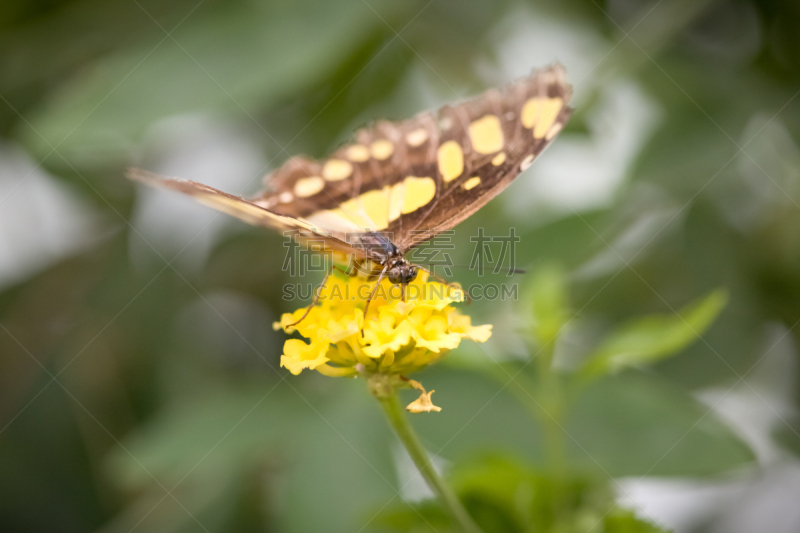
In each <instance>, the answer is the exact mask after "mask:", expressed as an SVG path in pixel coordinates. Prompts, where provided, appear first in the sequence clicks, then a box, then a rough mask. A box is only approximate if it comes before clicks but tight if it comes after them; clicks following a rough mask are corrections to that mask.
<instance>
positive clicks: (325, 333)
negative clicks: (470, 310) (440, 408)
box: [275, 272, 492, 404]
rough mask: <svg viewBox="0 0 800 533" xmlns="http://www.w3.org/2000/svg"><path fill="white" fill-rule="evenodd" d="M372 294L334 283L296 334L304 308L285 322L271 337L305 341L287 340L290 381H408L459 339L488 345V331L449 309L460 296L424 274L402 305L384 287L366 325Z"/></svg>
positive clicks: (284, 360) (366, 286)
mask: <svg viewBox="0 0 800 533" xmlns="http://www.w3.org/2000/svg"><path fill="white" fill-rule="evenodd" d="M373 287H374V283H367V282H365V281H363V280H361V279H358V278H354V277H352V278H351V277H346V276H340V275H332V276H330V277H329V278H328V282H327V283H326V285H325V287H323V288H322V292H321V293H320V299H319V303H318V304H317V305H315V306H314V307H312V308H311V311H310V312H309V313H308V316H306V317H305V318H304V319H303V320H302V321H301V322H300V323H299V324H297V326H294V327H293V326H289V324H292V323H294V322H296V321H297V320H299V319H300V317H302V316H303V314H304V313H305V312H306V310H305V308H301V309H298V310H296V311H295V312H294V313H286V314H284V315H283V316H282V317H281V320H280V322H276V323H275V329H283V330H284V331H285V332H287V333H294V332H295V331H297V332H298V333H299V334H300V335H301V336H302V337H304V338H305V339H307V341H304V340H300V339H290V340H287V341H286V344H285V345H284V348H283V355H282V356H281V366H283V367H285V368H287V369H288V370H289V371H290V372H291V373H292V374H299V373H300V372H302V371H303V370H304V369H306V368H308V369H311V370H316V371H318V372H320V373H322V374H325V375H327V376H352V375H356V374H358V373H363V374H376V373H380V374H408V373H410V372H414V371H416V370H419V369H421V368H424V367H426V366H428V365H430V364H432V363H434V362H436V361H438V360H439V359H441V358H442V357H443V356H444V355H445V354H447V352H449V351H450V350H453V349H455V348H457V347H458V345H459V344H460V343H461V340H462V339H470V340H473V341H476V342H486V341H487V340H488V339H489V337H490V336H491V334H492V326H491V325H489V324H487V325H483V326H473V325H472V322H471V320H470V317H469V316H467V315H462V314H461V313H460V312H459V311H458V310H457V309H455V308H454V307H453V306H452V304H454V303H456V302H460V301H462V300H463V298H464V296H463V293H462V292H461V291H460V290H458V289H457V288H456V287H452V286H447V285H444V284H442V283H438V282H435V281H428V275H427V273H425V272H421V273H420V274H419V276H417V279H416V280H415V281H413V282H411V283H410V284H409V285H408V286H407V287H406V301H405V302H404V301H402V299H401V298H400V290H399V288H398V287H397V286H393V285H392V284H391V283H389V281H388V280H386V279H384V280H383V281H382V282H381V287H379V288H378V290H377V291H376V293H375V297H374V298H373V300H372V302H371V303H370V305H369V311H368V313H367V316H366V318H365V317H364V306H365V303H366V299H367V297H368V295H369V293H370V291H371V290H372V288H373ZM362 327H363V329H364V335H363V336H362V335H361V329H362ZM427 402H428V404H429V403H430V395H427Z"/></svg>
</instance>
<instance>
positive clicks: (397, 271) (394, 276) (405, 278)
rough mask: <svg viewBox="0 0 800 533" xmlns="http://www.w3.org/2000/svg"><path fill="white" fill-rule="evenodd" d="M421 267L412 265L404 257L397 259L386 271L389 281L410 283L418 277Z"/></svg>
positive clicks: (399, 283) (402, 283)
mask: <svg viewBox="0 0 800 533" xmlns="http://www.w3.org/2000/svg"><path fill="white" fill-rule="evenodd" d="M417 274H419V267H417V266H414V265H412V264H411V263H409V262H408V261H406V260H405V259H404V258H402V257H401V258H399V259H395V260H394V263H393V264H392V266H391V267H389V270H388V271H387V272H386V277H387V278H389V282H390V283H393V284H395V285H408V284H409V283H411V282H412V281H414V280H415V279H416V278H417Z"/></svg>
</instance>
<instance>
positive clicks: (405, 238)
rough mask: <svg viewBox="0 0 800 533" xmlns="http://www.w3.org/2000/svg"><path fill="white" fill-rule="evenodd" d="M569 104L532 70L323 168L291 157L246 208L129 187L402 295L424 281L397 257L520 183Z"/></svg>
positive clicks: (562, 85)
mask: <svg viewBox="0 0 800 533" xmlns="http://www.w3.org/2000/svg"><path fill="white" fill-rule="evenodd" d="M571 94H572V87H571V86H570V85H569V84H568V83H567V82H566V75H565V72H564V69H563V67H562V66H561V65H552V66H549V67H546V68H544V69H540V70H535V71H533V72H532V73H531V74H530V75H529V76H527V77H525V78H522V79H519V80H517V81H515V82H513V83H511V84H509V85H507V86H505V87H503V88H501V89H491V90H489V91H487V92H485V93H484V94H482V95H481V96H479V97H477V98H475V99H472V100H469V101H466V102H463V103H460V104H457V105H455V106H452V107H451V106H444V107H442V108H441V109H439V110H438V112H424V113H420V114H418V115H416V116H414V117H413V118H410V119H408V120H404V121H400V122H387V121H380V122H377V123H376V124H375V126H374V127H372V128H365V129H362V130H360V131H358V132H357V133H356V134H355V136H354V140H353V142H351V143H348V144H346V145H344V146H342V147H340V148H339V149H338V150H336V151H335V152H334V153H333V154H331V155H330V157H328V158H327V159H325V160H324V161H314V160H312V159H309V158H306V157H303V156H299V157H292V158H290V159H289V160H288V161H286V163H284V164H283V165H282V166H281V167H280V168H278V169H277V170H275V171H274V172H272V173H271V174H269V175H267V176H266V177H265V178H264V185H265V186H266V189H265V190H264V191H263V192H260V193H259V194H257V195H256V196H254V197H251V198H242V197H239V196H235V195H232V194H228V193H225V192H222V191H219V190H217V189H214V188H213V187H209V186H207V185H203V184H202V183H197V182H194V181H190V180H184V179H175V178H168V177H164V176H159V175H156V174H153V173H150V172H147V171H144V170H140V169H129V170H128V172H127V176H128V178H130V179H133V180H137V181H141V182H144V183H146V184H148V185H152V186H156V187H164V188H167V189H172V190H175V191H179V192H182V193H185V194H188V195H190V196H193V197H194V198H195V199H196V200H198V201H199V202H201V203H203V204H205V205H208V206H210V207H213V208H215V209H218V210H221V211H224V212H226V213H228V214H231V215H233V216H236V217H238V218H240V219H242V220H244V221H245V222H248V223H250V224H255V225H263V226H268V227H271V228H274V229H277V230H279V231H283V232H291V233H292V234H294V236H295V237H296V238H298V239H300V240H304V241H307V242H310V241H313V242H315V243H322V244H323V245H324V246H323V247H322V248H320V251H326V252H331V253H333V254H335V257H338V258H339V259H344V258H346V257H349V258H350V259H352V260H353V262H354V263H353V264H354V265H355V266H356V271H357V272H360V273H362V274H363V273H364V272H366V276H367V277H368V279H372V280H374V279H377V280H378V281H380V280H381V279H383V278H384V277H386V278H388V280H389V281H390V282H391V283H392V284H395V285H400V286H401V287H402V288H403V289H405V286H406V285H407V284H408V283H410V282H411V281H413V280H414V279H415V278H416V276H417V275H418V273H419V271H420V270H424V271H426V272H428V273H429V275H432V273H431V272H430V271H429V270H427V269H426V268H424V266H422V265H414V264H412V263H411V262H409V261H408V260H407V259H406V258H405V255H406V253H407V252H409V251H410V250H411V249H413V248H414V247H416V246H418V245H420V244H422V243H423V242H425V241H427V240H429V239H431V238H433V237H434V236H436V235H437V234H439V233H441V232H443V231H446V230H449V229H451V228H453V227H454V226H456V225H457V224H458V223H460V222H461V221H462V220H464V219H466V218H467V217H469V216H470V215H472V214H473V213H474V212H475V211H477V210H478V209H480V208H481V207H483V206H484V205H485V204H486V203H487V202H488V201H489V200H491V199H492V198H494V197H495V196H497V195H498V194H499V193H500V192H501V191H503V190H504V189H505V188H506V187H508V185H509V184H510V183H511V182H512V181H513V180H514V179H515V178H516V177H517V176H518V175H519V174H520V173H521V172H523V171H525V170H526V169H527V168H528V167H529V166H530V165H531V163H532V162H533V160H534V159H535V158H536V157H537V156H538V155H539V154H540V153H541V152H542V150H544V148H545V147H546V146H547V145H548V144H550V142H551V141H552V140H553V138H555V136H556V135H557V134H558V133H559V131H561V129H562V128H563V127H564V125H565V124H566V122H567V121H568V120H569V116H570V113H571V108H570V107H569V105H568V104H569V100H570V96H571ZM330 273H331V272H330V271H329V272H328V275H330ZM347 273H348V274H351V275H355V274H353V272H351V271H347ZM434 277H435V276H434ZM325 281H327V276H326V278H325V280H323V283H322V285H324V284H325ZM378 285H379V283H376V284H375V288H374V289H373V292H372V293H371V294H370V297H369V299H368V300H367V303H366V306H365V310H364V314H365V316H366V311H367V309H368V307H369V302H370V300H371V299H372V297H373V296H374V294H375V289H377V287H378ZM403 295H404V297H405V292H403ZM315 302H316V299H315V301H314V302H312V303H311V305H310V306H309V307H308V310H307V312H306V314H308V311H310V309H311V307H313V305H314V303H315ZM305 316H306V315H303V318H305ZM303 318H301V319H300V320H302V319H303ZM298 322H299V321H298Z"/></svg>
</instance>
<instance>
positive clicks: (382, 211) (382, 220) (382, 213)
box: [357, 185, 389, 230]
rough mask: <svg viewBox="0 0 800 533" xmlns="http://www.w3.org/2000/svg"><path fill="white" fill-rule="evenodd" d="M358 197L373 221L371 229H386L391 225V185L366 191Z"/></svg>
mask: <svg viewBox="0 0 800 533" xmlns="http://www.w3.org/2000/svg"><path fill="white" fill-rule="evenodd" d="M357 199H358V200H359V201H360V202H361V206H362V207H363V209H364V211H365V212H366V215H367V217H368V218H369V219H370V221H371V222H372V224H370V226H369V227H370V229H372V230H382V229H386V227H387V226H388V225H389V186H388V185H387V186H386V187H383V188H382V189H375V190H372V191H368V192H365V193H364V194H362V195H361V196H359V197H358V198H357Z"/></svg>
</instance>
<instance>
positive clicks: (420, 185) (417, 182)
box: [395, 176, 436, 215]
mask: <svg viewBox="0 0 800 533" xmlns="http://www.w3.org/2000/svg"><path fill="white" fill-rule="evenodd" d="M402 183H403V185H404V187H405V194H404V195H403V206H402V208H401V209H400V211H401V213H403V214H404V215H407V214H409V213H413V212H414V211H416V210H417V209H419V208H420V207H422V206H423V205H427V204H428V203H429V202H430V201H431V200H433V197H434V196H436V182H435V181H433V178H418V177H416V176H409V177H407V178H406V179H404V180H403V182H402ZM398 185H399V184H398ZM398 185H395V187H397V186H398Z"/></svg>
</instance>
